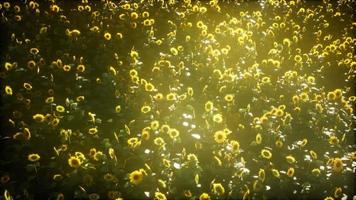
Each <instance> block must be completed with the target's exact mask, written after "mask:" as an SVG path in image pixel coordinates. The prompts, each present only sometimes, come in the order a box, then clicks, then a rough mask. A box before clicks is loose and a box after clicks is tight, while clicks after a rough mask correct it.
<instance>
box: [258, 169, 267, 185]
mask: <svg viewBox="0 0 356 200" xmlns="http://www.w3.org/2000/svg"><path fill="white" fill-rule="evenodd" d="M265 178H266V173H265V170H264V169H260V170H259V171H258V179H259V180H261V181H262V182H264V181H265Z"/></svg>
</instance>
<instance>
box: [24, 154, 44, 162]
mask: <svg viewBox="0 0 356 200" xmlns="http://www.w3.org/2000/svg"><path fill="white" fill-rule="evenodd" d="M40 158H41V156H40V155H38V154H37V153H32V154H29V155H28V156H27V159H28V160H29V161H31V162H36V161H38V160H40Z"/></svg>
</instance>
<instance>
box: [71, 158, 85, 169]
mask: <svg viewBox="0 0 356 200" xmlns="http://www.w3.org/2000/svg"><path fill="white" fill-rule="evenodd" d="M68 164H69V166H70V167H73V168H79V167H80V165H81V164H82V161H81V160H80V159H79V158H78V157H76V156H71V157H70V158H69V159H68Z"/></svg>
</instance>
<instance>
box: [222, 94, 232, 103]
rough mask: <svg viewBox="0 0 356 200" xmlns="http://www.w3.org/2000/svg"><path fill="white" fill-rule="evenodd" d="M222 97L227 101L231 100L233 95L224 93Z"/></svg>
mask: <svg viewBox="0 0 356 200" xmlns="http://www.w3.org/2000/svg"><path fill="white" fill-rule="evenodd" d="M224 99H225V101H227V102H232V101H233V100H234V95H232V94H227V95H225V97H224Z"/></svg>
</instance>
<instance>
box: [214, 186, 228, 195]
mask: <svg viewBox="0 0 356 200" xmlns="http://www.w3.org/2000/svg"><path fill="white" fill-rule="evenodd" d="M212 191H213V193H214V194H217V195H218V196H220V195H223V194H224V193H225V188H224V187H223V186H222V185H221V183H214V184H213V190H212Z"/></svg>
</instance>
